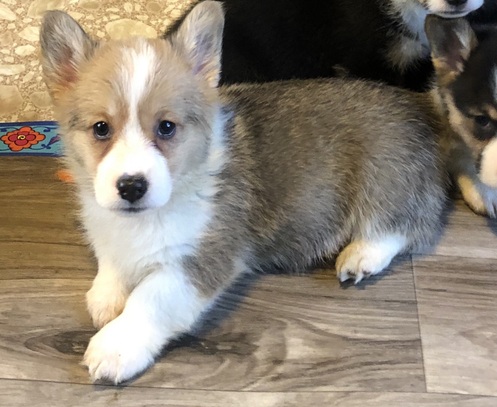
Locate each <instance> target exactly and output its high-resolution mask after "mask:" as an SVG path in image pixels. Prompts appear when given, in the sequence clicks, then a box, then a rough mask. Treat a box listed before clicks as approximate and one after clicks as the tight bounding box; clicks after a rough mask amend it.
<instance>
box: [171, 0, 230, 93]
mask: <svg viewBox="0 0 497 407" xmlns="http://www.w3.org/2000/svg"><path fill="white" fill-rule="evenodd" d="M223 28H224V12H223V8H222V6H221V3H219V2H217V1H202V2H201V3H199V4H198V5H197V6H195V7H194V8H193V9H192V10H191V11H190V13H189V14H188V15H187V16H186V18H185V20H184V21H183V22H182V23H181V25H180V27H179V28H178V30H177V31H176V32H175V33H174V34H173V35H172V37H171V38H170V40H171V43H172V44H173V46H174V47H175V48H176V49H178V50H179V51H180V52H181V53H182V54H183V55H185V56H186V58H187V59H188V61H189V63H190V65H191V67H192V69H193V72H194V73H195V74H196V75H202V76H203V77H204V78H205V79H206V80H207V82H208V83H209V85H210V86H211V87H213V88H214V87H217V86H218V84H219V79H220V75H221V49H222V38H223Z"/></svg>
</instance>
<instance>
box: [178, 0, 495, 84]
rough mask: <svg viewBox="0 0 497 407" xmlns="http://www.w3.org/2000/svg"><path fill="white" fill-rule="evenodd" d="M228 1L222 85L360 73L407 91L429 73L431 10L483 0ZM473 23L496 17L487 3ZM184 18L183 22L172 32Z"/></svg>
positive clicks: (463, 7) (468, 6)
mask: <svg viewBox="0 0 497 407" xmlns="http://www.w3.org/2000/svg"><path fill="white" fill-rule="evenodd" d="M455 3H456V2H454V1H449V0H250V1H247V0H224V1H223V5H224V7H225V9H226V27H225V31H224V41H223V42H224V44H223V64H222V65H223V71H222V82H223V83H237V82H266V81H272V80H281V79H294V78H301V79H306V78H319V77H330V76H343V75H344V74H345V75H348V76H355V77H359V78H367V79H373V80H381V81H385V82H387V83H390V84H393V85H401V86H404V87H407V88H409V89H414V90H423V89H425V88H426V85H427V82H428V80H429V77H430V76H431V73H432V65H431V61H430V51H429V46H428V41H427V39H426V35H425V32H424V21H425V17H426V15H427V14H428V13H435V14H438V15H442V16H444V17H456V16H460V15H465V14H467V13H469V12H471V11H474V10H476V9H478V8H479V7H480V6H481V5H482V3H483V0H468V1H461V2H458V3H459V4H455ZM470 18H471V19H473V20H476V21H482V20H483V19H485V20H486V21H496V20H497V3H496V2H495V0H486V4H485V6H484V7H483V10H482V11H481V12H480V10H478V12H477V13H472V15H471V17H470ZM180 23H181V19H180V21H178V23H177V24H176V26H175V27H173V28H172V29H171V31H174V30H175V29H176V28H177V27H178V26H179V25H180Z"/></svg>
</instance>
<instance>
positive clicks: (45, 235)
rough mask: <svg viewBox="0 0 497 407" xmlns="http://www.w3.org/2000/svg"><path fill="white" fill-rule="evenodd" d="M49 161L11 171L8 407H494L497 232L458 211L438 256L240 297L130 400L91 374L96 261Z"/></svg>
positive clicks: (3, 287) (0, 382) (3, 210)
mask: <svg viewBox="0 0 497 407" xmlns="http://www.w3.org/2000/svg"><path fill="white" fill-rule="evenodd" d="M56 168H57V166H56V161H55V159H52V158H0V406H9V407H15V406H23V407H25V406H51V407H53V406H64V407H67V406H72V407H73V406H90V405H91V406H97V407H98V406H113V405H116V406H142V405H147V406H223V407H233V406H254V407H266V406H282V407H283V406H285V407H287V406H289V407H293V406H340V407H363V406H368V407H371V406H372V407H376V406H377V407H380V406H381V407H388V406H395V407H411V406H442V407H444V406H471V407H486V406H488V407H490V406H492V407H495V406H497V222H490V221H488V220H487V219H485V218H482V217H479V216H476V215H474V214H473V213H471V212H470V211H469V210H468V209H466V207H465V206H464V205H463V204H460V203H457V204H456V205H455V207H454V208H453V209H452V210H451V211H450V213H449V214H448V217H447V222H448V227H447V229H446V232H445V234H444V236H443V238H442V239H441V242H440V243H439V245H438V246H437V247H436V249H434V251H433V252H432V253H431V254H430V255H426V254H425V255H423V254H417V255H414V256H412V257H410V256H409V257H405V258H403V259H399V260H398V261H396V262H395V264H394V265H393V266H392V267H391V269H390V270H389V271H388V272H387V273H386V274H385V275H384V276H382V277H380V278H375V279H372V280H370V281H368V282H367V283H366V284H362V285H360V286H358V287H355V286H342V287H341V286H340V285H339V284H338V282H337V280H336V278H335V276H334V270H332V269H331V268H330V269H328V270H318V271H316V272H314V273H311V274H309V275H306V276H286V275H266V276H260V277H258V278H251V279H246V280H244V281H242V282H240V283H239V284H238V285H237V286H236V287H233V289H232V290H231V292H230V293H229V294H228V295H226V296H225V298H223V299H222V301H220V303H219V305H218V307H217V308H216V309H215V311H214V312H213V313H212V315H210V316H209V321H210V322H208V323H206V324H205V325H204V327H203V328H202V330H201V331H199V332H198V333H196V334H194V335H192V336H189V337H187V338H185V340H183V341H181V342H179V343H176V344H174V345H173V346H171V347H170V348H169V349H167V350H166V351H165V352H164V355H163V357H162V358H161V359H160V360H159V361H158V363H157V364H156V365H155V366H154V367H153V368H152V369H150V370H149V371H148V372H147V373H145V374H144V375H143V376H141V377H140V378H139V379H138V380H136V381H135V382H134V383H132V384H131V385H130V386H128V387H125V388H115V387H112V386H108V387H105V386H93V385H91V384H89V381H88V375H87V372H86V370H85V369H84V368H83V367H82V366H81V365H80V364H79V362H80V361H81V357H82V354H83V352H84V350H85V347H86V345H87V343H88V340H89V338H90V337H91V336H92V335H93V334H94V332H95V331H94V329H93V327H92V325H91V322H90V319H89V316H88V314H87V313H86V310H85V303H84V295H85V292H86V291H87V290H88V288H89V287H90V284H91V280H92V278H93V277H94V274H95V262H94V259H93V258H92V255H91V253H90V252H89V250H88V248H87V247H86V246H85V245H84V244H83V242H82V241H81V238H80V235H79V232H78V230H77V228H78V225H77V222H76V220H75V217H74V209H75V206H74V204H73V202H72V200H71V198H70V193H69V192H70V191H69V187H68V186H67V185H64V184H62V183H61V182H59V181H57V180H56V179H55V176H54V174H55V171H56Z"/></svg>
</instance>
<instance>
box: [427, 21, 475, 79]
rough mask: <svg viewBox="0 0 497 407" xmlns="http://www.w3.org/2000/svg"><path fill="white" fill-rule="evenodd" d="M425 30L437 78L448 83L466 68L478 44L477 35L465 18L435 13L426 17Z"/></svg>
mask: <svg viewBox="0 0 497 407" xmlns="http://www.w3.org/2000/svg"><path fill="white" fill-rule="evenodd" d="M425 31H426V36H427V37H428V41H429V43H430V47H431V57H432V61H433V65H434V67H435V71H436V74H437V79H438V81H439V83H440V84H442V85H448V84H449V83H451V82H453V81H454V79H455V78H456V77H457V76H458V75H459V74H460V73H461V72H462V71H463V70H464V64H465V62H466V61H467V60H468V58H469V56H470V54H471V52H472V51H473V49H475V48H476V46H477V45H478V41H477V39H476V35H475V33H474V31H473V29H472V28H471V26H470V25H469V23H468V22H467V21H466V20H465V19H464V18H455V19H446V18H441V17H438V16H435V15H433V14H432V15H428V16H427V17H426V21H425Z"/></svg>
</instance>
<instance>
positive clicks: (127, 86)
mask: <svg viewBox="0 0 497 407" xmlns="http://www.w3.org/2000/svg"><path fill="white" fill-rule="evenodd" d="M123 62H124V63H123V67H122V70H121V81H122V86H123V91H124V97H125V98H126V99H127V102H128V106H129V109H130V113H135V114H136V112H137V110H138V106H139V103H140V102H141V100H142V98H143V96H144V95H145V94H146V93H147V90H148V89H149V86H150V84H151V79H152V78H153V75H154V72H155V69H156V64H157V55H156V53H155V51H154V49H153V48H152V47H151V46H150V44H148V43H147V42H146V40H144V39H138V40H137V45H136V46H135V47H134V48H131V47H126V48H123Z"/></svg>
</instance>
